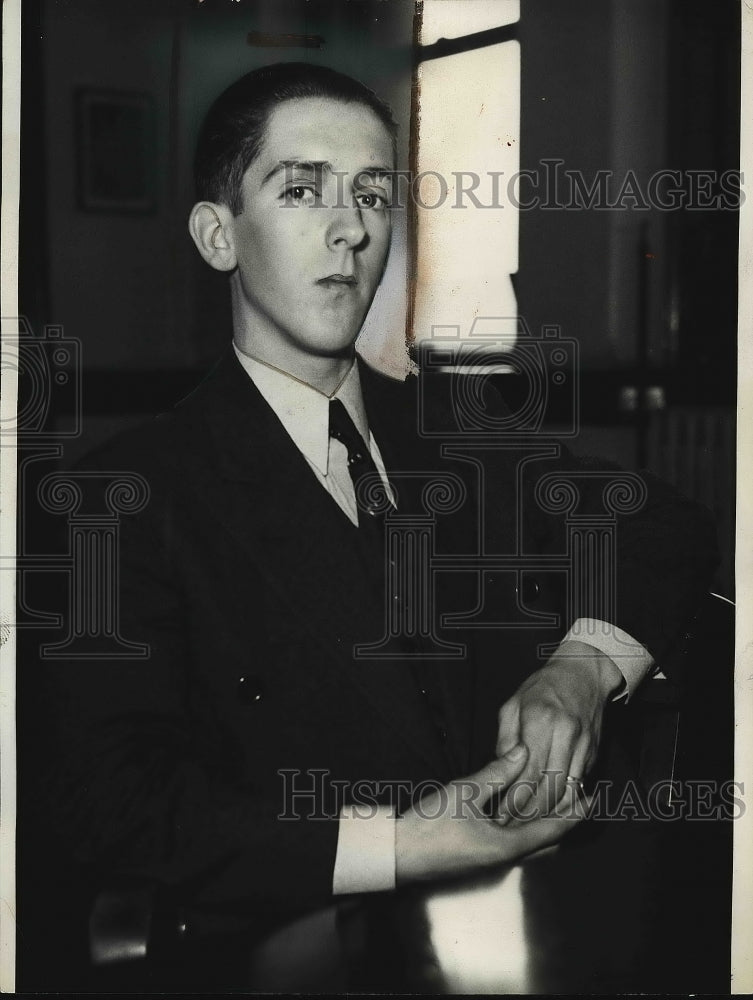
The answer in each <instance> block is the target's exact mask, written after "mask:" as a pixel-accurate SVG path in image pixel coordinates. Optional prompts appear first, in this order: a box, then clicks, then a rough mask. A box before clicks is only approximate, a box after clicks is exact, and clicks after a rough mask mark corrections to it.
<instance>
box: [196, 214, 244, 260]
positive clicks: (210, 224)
mask: <svg viewBox="0 0 753 1000" xmlns="http://www.w3.org/2000/svg"><path fill="white" fill-rule="evenodd" d="M188 231H189V233H190V234H191V238H192V239H193V241H194V243H195V244H196V248H197V250H198V251H199V253H200V254H201V256H202V257H203V258H204V260H205V261H206V262H207V264H209V265H210V267H213V268H214V269H215V271H232V270H233V269H234V268H235V267H236V265H237V263H238V261H237V260H236V257H235V248H234V246H233V240H232V231H233V226H232V216H231V214H230V209H229V208H228V207H227V205H216V204H215V203H214V202H211V201H200V202H198V203H197V204H196V205H194V207H193V208H192V209H191V214H190V215H189V217H188Z"/></svg>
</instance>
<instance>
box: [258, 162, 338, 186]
mask: <svg viewBox="0 0 753 1000" xmlns="http://www.w3.org/2000/svg"><path fill="white" fill-rule="evenodd" d="M291 167H298V168H299V169H303V170H310V171H311V172H312V173H317V172H318V173H322V172H323V171H325V170H332V164H331V163H330V162H329V160H303V159H299V158H298V157H291V158H290V159H289V160H280V161H279V162H278V163H276V164H275V166H274V167H272V169H271V170H270V171H269V173H267V174H265V175H264V178H263V179H262V182H261V183H262V186H263V185H264V184H266V183H267V181H268V180H270V178H272V177H274V176H275V175H276V174H279V173H280V171H282V170H289V169H290V168H291Z"/></svg>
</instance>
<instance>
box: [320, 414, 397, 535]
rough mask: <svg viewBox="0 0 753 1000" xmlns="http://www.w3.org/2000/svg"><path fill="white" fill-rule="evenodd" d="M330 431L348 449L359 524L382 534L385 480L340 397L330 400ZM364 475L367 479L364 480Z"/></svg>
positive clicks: (349, 467)
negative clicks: (373, 528) (374, 528)
mask: <svg viewBox="0 0 753 1000" xmlns="http://www.w3.org/2000/svg"><path fill="white" fill-rule="evenodd" d="M329 434H330V437H333V438H335V440H336V441H340V442H341V443H342V444H344V445H345V447H346V448H347V450H348V472H349V473H350V478H351V481H352V483H353V489H354V490H355V494H356V505H357V507H358V526H359V528H366V529H367V530H372V527H376V528H378V530H379V534H380V536H383V531H384V513H385V508H386V504H387V503H388V502H389V501H388V498H387V495H386V490H385V487H384V483H383V481H382V478H381V476H380V475H379V470H378V469H377V467H376V465H375V463H374V459H373V458H372V457H371V452H370V451H369V448H368V445H367V444H366V442H365V441H364V439H363V438H362V437H361V435H360V434H359V433H358V429H357V427H356V425H355V424H354V423H353V421H352V420H351V419H350V414H349V413H348V411H347V410H346V409H345V407H344V405H343V404H342V403H341V402H340V400H339V399H332V400H330V403H329ZM364 476H367V477H368V480H367V481H364V482H362V479H363V477H364ZM370 525H371V526H370Z"/></svg>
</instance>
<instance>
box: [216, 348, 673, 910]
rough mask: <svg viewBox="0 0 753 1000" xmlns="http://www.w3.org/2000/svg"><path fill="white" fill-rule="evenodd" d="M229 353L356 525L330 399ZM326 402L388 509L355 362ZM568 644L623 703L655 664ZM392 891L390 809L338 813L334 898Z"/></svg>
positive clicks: (608, 639) (625, 646)
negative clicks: (351, 432)
mask: <svg viewBox="0 0 753 1000" xmlns="http://www.w3.org/2000/svg"><path fill="white" fill-rule="evenodd" d="M233 346H234V348H235V353H236V355H237V357H238V360H239V361H240V363H241V365H242V366H243V368H244V370H245V371H246V373H247V374H248V376H249V378H250V379H251V381H252V382H253V383H254V385H255V386H256V388H257V389H258V390H259V392H260V393H261V394H262V396H263V397H264V399H265V400H266V402H267V403H268V404H269V406H270V407H271V408H272V410H273V411H274V412H275V414H276V415H277V417H278V419H279V420H280V423H281V424H282V426H283V427H284V428H285V430H286V431H287V433H288V434H289V436H290V438H291V439H292V441H293V443H294V444H295V446H296V447H297V448H298V450H299V451H300V452H301V454H302V455H303V457H304V458H305V459H306V461H307V462H308V464H309V466H310V468H311V470H312V472H313V474H314V475H315V476H316V478H317V481H318V482H319V483H320V485H321V486H322V487H323V488H324V489H326V490H327V492H328V493H329V494H330V496H331V497H332V499H333V500H334V501H335V503H337V504H338V505H339V507H340V508H341V509H342V510H343V511H344V512H345V513H346V514H347V516H348V517H349V518H350V520H351V521H352V522H353V523H354V524H358V508H357V505H356V498H355V491H354V489H353V482H352V480H351V478H350V473H349V471H348V453H347V448H346V447H345V445H344V444H343V443H342V442H340V441H337V440H335V439H334V438H331V437H330V435H329V403H330V398H329V397H327V396H326V395H324V394H323V393H321V392H319V391H318V390H317V389H315V388H314V387H313V386H310V385H307V384H306V383H303V382H300V381H298V380H297V379H294V378H292V377H291V376H289V375H287V374H285V373H284V372H282V371H278V370H277V369H275V368H271V367H270V366H269V365H266V364H264V363H263V362H260V361H257V360H256V359H254V358H251V357H249V356H248V355H247V354H244V353H242V352H241V351H240V350H239V349H238V347H237V346H236V345H233ZM332 398H333V399H339V400H340V402H341V403H342V404H343V406H345V409H346V410H347V411H348V414H349V415H350V418H351V420H352V421H353V423H354V424H355V425H356V428H357V429H358V432H359V434H360V435H361V437H362V438H363V439H364V441H367V442H368V445H369V451H370V452H371V457H372V458H373V459H374V464H375V465H376V467H377V470H378V472H379V474H380V476H381V477H382V479H383V481H384V484H385V487H386V488H387V490H388V491H389V495H390V499H392V501H393V502H394V495H393V494H392V491H391V489H390V485H389V482H388V480H387V473H386V471H385V467H384V462H383V460H382V456H381V453H380V451H379V446H378V445H377V442H376V441H375V440H374V436H373V434H372V433H371V431H370V429H369V425H368V420H367V418H366V409H365V407H364V403H363V394H362V391H361V382H360V378H359V374H358V365H357V364H356V363H355V361H354V363H353V365H352V367H351V369H350V371H349V372H348V374H347V375H346V377H345V379H344V380H343V382H342V383H341V384H340V386H339V387H338V388H337V390H336V391H335V393H334V394H333V396H332ZM569 639H577V640H579V641H581V642H587V643H589V644H590V645H591V646H595V647H596V648H597V649H598V650H600V652H602V653H604V654H605V655H606V656H609V657H610V658H611V659H612V660H613V661H614V663H615V664H616V665H617V667H618V669H619V670H620V672H621V673H622V676H623V678H624V679H625V684H624V686H623V688H622V689H621V691H620V692H619V693H618V695H617V696H616V698H625V699H626V700H627V699H628V698H629V697H630V695H631V694H632V693H633V691H634V690H635V689H636V688H637V686H638V685H639V684H640V682H641V681H642V680H643V678H644V677H645V676H646V674H647V673H648V671H649V670H650V669H651V667H652V666H653V663H654V661H653V658H652V657H651V655H650V653H649V652H648V651H647V650H646V649H645V648H644V647H643V646H641V644H640V643H638V642H636V641H635V639H633V638H632V637H631V636H630V635H628V633H627V632H624V631H623V630H622V629H619V628H616V627H615V626H614V625H610V624H609V623H608V622H603V621H598V620H595V619H591V618H579V619H578V620H577V621H576V622H575V623H574V624H573V626H572V627H571V628H570V630H569V631H568V633H567V635H566V636H565V638H564V639H563V640H562V643H561V644H560V647H559V649H558V653H562V654H565V655H566V653H567V649H566V644H567V642H568V640H569ZM394 887H395V817H394V814H393V812H392V807H391V806H383V807H379V808H378V809H377V810H376V811H374V812H372V813H371V814H369V815H368V816H365V815H363V814H356V813H354V811H353V809H352V808H351V807H349V806H344V807H343V808H342V810H341V812H340V821H339V832H338V840H337V854H336V857H335V869H334V874H333V879H332V891H333V893H334V894H336V895H337V894H344V893H353V892H373V891H379V890H385V889H394Z"/></svg>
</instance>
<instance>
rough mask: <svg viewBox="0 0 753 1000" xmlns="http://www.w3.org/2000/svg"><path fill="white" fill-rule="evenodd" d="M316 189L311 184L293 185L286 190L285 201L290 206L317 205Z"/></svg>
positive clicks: (284, 193)
mask: <svg viewBox="0 0 753 1000" xmlns="http://www.w3.org/2000/svg"><path fill="white" fill-rule="evenodd" d="M316 198H317V192H316V188H315V187H313V186H312V185H310V184H291V185H290V187H288V188H285V191H284V192H283V199H284V201H286V202H287V203H288V204H290V205H303V206H304V207H308V206H309V205H314V204H315V203H316Z"/></svg>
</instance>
